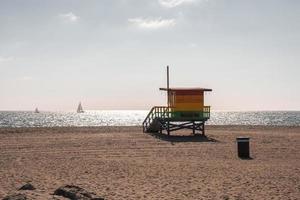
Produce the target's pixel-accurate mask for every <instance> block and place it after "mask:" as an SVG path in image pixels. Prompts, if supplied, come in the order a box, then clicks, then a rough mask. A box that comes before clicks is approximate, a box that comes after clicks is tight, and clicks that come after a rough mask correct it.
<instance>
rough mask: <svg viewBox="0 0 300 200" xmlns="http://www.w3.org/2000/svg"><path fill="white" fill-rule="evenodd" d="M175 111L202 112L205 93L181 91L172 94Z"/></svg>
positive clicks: (172, 105)
mask: <svg viewBox="0 0 300 200" xmlns="http://www.w3.org/2000/svg"><path fill="white" fill-rule="evenodd" d="M170 99H171V105H170V106H171V107H173V111H201V110H203V106H204V93H203V92H199V91H197V92H194V91H192V92H191V91H187V92H185V91H180V92H177V91H176V92H173V93H172V94H171V97H170Z"/></svg>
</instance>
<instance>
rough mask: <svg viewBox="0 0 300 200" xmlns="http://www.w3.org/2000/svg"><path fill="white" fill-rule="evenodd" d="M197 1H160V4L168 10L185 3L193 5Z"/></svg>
mask: <svg viewBox="0 0 300 200" xmlns="http://www.w3.org/2000/svg"><path fill="white" fill-rule="evenodd" d="M196 1H197V0H158V2H159V4H160V5H162V6H164V7H167V8H174V7H176V6H179V5H181V4H184V3H193V2H196Z"/></svg>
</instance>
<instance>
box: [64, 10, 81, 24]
mask: <svg viewBox="0 0 300 200" xmlns="http://www.w3.org/2000/svg"><path fill="white" fill-rule="evenodd" d="M59 17H60V18H61V19H62V20H63V21H64V22H70V23H75V22H77V21H78V20H79V18H80V17H78V16H76V15H75V14H73V13H72V12H69V13H65V14H60V15H59Z"/></svg>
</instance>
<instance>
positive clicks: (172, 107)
mask: <svg viewBox="0 0 300 200" xmlns="http://www.w3.org/2000/svg"><path fill="white" fill-rule="evenodd" d="M167 69H168V68H167ZM168 71H169V70H168ZM168 77H169V75H168ZM160 90H162V91H166V92H167V97H168V100H167V104H168V105H167V106H154V107H153V108H152V109H151V110H150V112H149V114H148V115H147V117H146V118H145V120H144V122H143V131H144V132H157V133H162V132H163V131H166V132H167V134H168V135H170V132H172V131H177V130H180V129H185V128H186V129H191V130H192V131H193V134H196V133H197V132H198V133H201V134H203V135H205V128H204V125H205V122H206V121H207V120H208V119H209V118H210V106H205V105H204V93H205V92H211V91H212V89H208V88H169V78H168V82H167V88H160Z"/></svg>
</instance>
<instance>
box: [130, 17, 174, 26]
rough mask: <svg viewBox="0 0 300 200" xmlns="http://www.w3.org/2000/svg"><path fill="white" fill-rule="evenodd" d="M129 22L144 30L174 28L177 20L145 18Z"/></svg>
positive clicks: (133, 19)
mask: <svg viewBox="0 0 300 200" xmlns="http://www.w3.org/2000/svg"><path fill="white" fill-rule="evenodd" d="M128 22H130V23H132V24H135V25H136V26H138V27H140V28H143V29H159V28H165V27H171V26H174V25H175V24H176V23H175V19H161V18H158V19H144V18H132V19H128Z"/></svg>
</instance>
